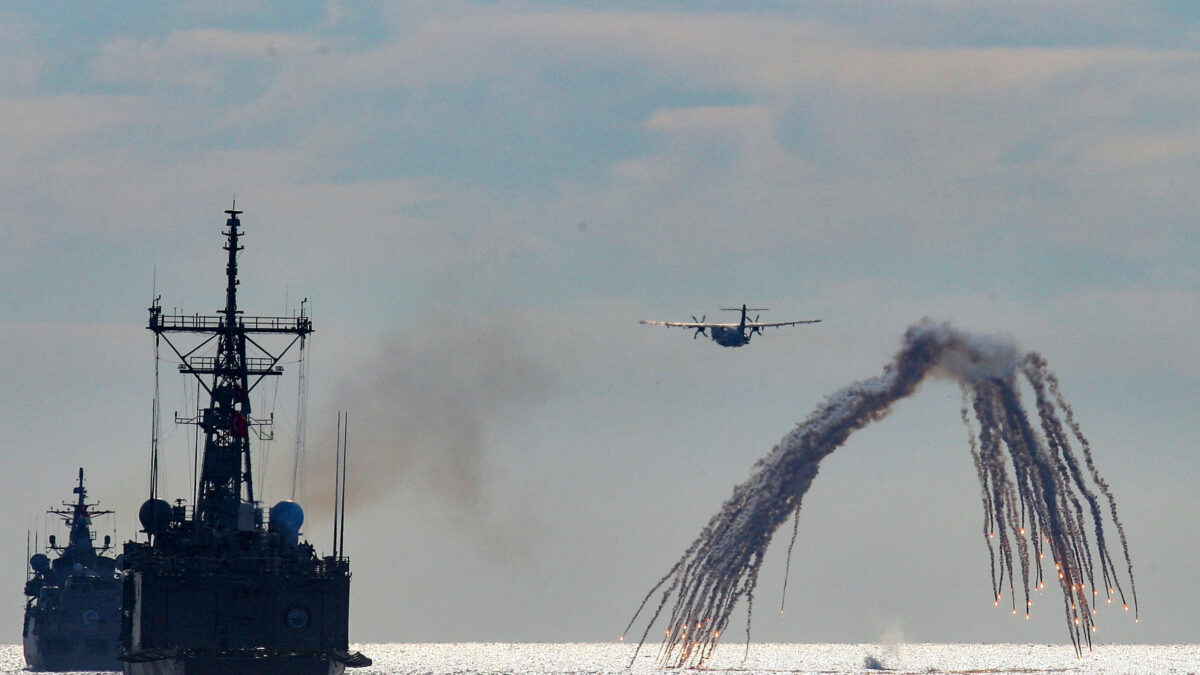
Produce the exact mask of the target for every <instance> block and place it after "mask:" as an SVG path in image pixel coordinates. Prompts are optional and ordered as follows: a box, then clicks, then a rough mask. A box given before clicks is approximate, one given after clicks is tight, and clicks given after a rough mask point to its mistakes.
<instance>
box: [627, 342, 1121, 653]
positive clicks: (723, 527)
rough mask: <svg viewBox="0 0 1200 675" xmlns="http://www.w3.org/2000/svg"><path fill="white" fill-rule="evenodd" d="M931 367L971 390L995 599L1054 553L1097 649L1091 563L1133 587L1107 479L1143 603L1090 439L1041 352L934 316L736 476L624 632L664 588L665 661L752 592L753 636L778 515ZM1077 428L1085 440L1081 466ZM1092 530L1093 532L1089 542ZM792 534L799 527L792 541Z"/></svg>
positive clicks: (703, 642) (1086, 640)
mask: <svg viewBox="0 0 1200 675" xmlns="http://www.w3.org/2000/svg"><path fill="white" fill-rule="evenodd" d="M933 373H936V374H938V375H940V376H945V377H951V378H953V379H954V380H956V381H957V382H958V383H959V384H960V386H961V387H962V389H963V394H964V408H963V419H964V421H965V422H966V423H967V425H968V429H969V430H970V434H969V436H970V447H971V453H972V456H973V458H974V459H975V465H976V469H977V472H978V478H979V480H980V484H981V494H982V500H983V505H984V509H985V515H986V517H987V519H986V523H985V532H984V534H985V538H986V539H987V541H988V546H989V549H990V550H991V551H992V581H993V588H994V590H995V592H996V597H997V603H998V602H999V599H1000V597H1001V596H1002V592H1003V591H1004V590H1008V592H1009V594H1010V595H1011V596H1012V598H1013V600H1012V601H1013V608H1014V611H1015V610H1016V590H1015V589H1016V587H1017V586H1016V584H1017V582H1016V581H1015V578H1014V562H1013V560H1014V557H1015V558H1016V559H1017V562H1018V564H1019V570H1020V577H1021V580H1022V584H1023V587H1024V592H1025V596H1026V601H1028V594H1029V592H1030V588H1031V587H1037V586H1038V585H1039V584H1041V583H1042V572H1041V568H1042V567H1041V566H1042V562H1043V559H1044V553H1045V552H1049V554H1050V561H1049V562H1050V563H1053V564H1054V566H1055V575H1056V576H1057V578H1058V581H1059V584H1060V586H1061V589H1062V593H1063V602H1064V608H1065V613H1066V618H1067V625H1068V631H1069V632H1070V635H1071V639H1072V643H1073V644H1074V645H1075V648H1076V650H1077V651H1080V650H1082V647H1083V646H1084V645H1087V646H1088V647H1089V648H1090V646H1091V631H1092V630H1093V629H1094V624H1093V612H1092V609H1091V606H1092V604H1093V603H1094V602H1095V601H1096V599H1097V598H1098V596H1099V594H1100V593H1101V592H1102V591H1101V587H1099V586H1097V584H1096V583H1095V577H1096V573H1097V572H1099V574H1100V577H1101V578H1102V580H1103V589H1104V591H1103V592H1104V594H1105V597H1106V598H1110V599H1111V598H1112V597H1113V595H1114V594H1116V595H1118V596H1119V597H1120V598H1121V599H1122V600H1124V593H1125V592H1124V588H1123V585H1122V583H1121V582H1120V580H1119V579H1118V573H1117V570H1116V568H1115V566H1114V564H1113V560H1112V557H1111V555H1110V553H1109V550H1108V546H1107V539H1106V536H1105V530H1104V522H1103V510H1104V509H1103V508H1102V506H1101V503H1100V502H1101V498H1100V497H1097V494H1096V492H1097V491H1098V492H1099V493H1100V495H1102V497H1103V499H1104V500H1106V502H1107V505H1108V507H1109V508H1108V514H1109V517H1110V519H1111V521H1112V523H1113V524H1114V525H1115V527H1116V529H1117V532H1118V534H1119V538H1120V541H1121V544H1122V548H1123V552H1124V554H1125V568H1126V574H1127V576H1126V579H1127V581H1128V584H1129V589H1130V592H1131V594H1132V595H1131V599H1132V600H1133V603H1134V607H1135V614H1136V602H1137V596H1136V591H1135V590H1134V588H1133V566H1132V563H1130V561H1129V551H1128V546H1127V544H1126V542H1125V534H1124V530H1123V528H1122V526H1121V524H1120V521H1119V520H1118V519H1117V513H1116V503H1115V501H1114V500H1113V498H1112V495H1111V492H1110V491H1109V489H1108V485H1107V483H1105V482H1104V480H1103V479H1102V478H1101V477H1100V476H1099V474H1098V473H1097V471H1096V468H1095V465H1094V463H1093V461H1092V454H1091V448H1090V446H1089V444H1088V443H1087V440H1086V439H1085V438H1084V437H1083V435H1082V433H1081V431H1080V430H1079V427H1078V425H1077V424H1076V423H1075V421H1074V417H1073V413H1072V412H1071V409H1070V407H1069V406H1067V405H1066V403H1065V401H1064V400H1063V399H1062V396H1061V395H1060V394H1059V392H1058V384H1057V381H1056V380H1055V378H1054V377H1053V375H1052V374H1050V373H1049V372H1048V371H1047V370H1046V365H1045V361H1044V360H1043V359H1042V358H1041V356H1039V355H1037V354H1035V353H1021V352H1020V351H1019V350H1018V349H1017V348H1016V346H1015V345H1014V344H1013V343H1012V342H1011V341H1009V340H1005V339H1001V338H996V337H991V336H980V335H975V334H972V333H968V332H964V331H961V330H958V329H957V328H954V327H953V326H950V325H949V324H945V323H936V322H934V321H931V320H929V319H925V320H922V321H921V322H919V323H917V324H915V325H914V326H912V327H910V328H909V329H908V331H907V332H906V333H905V336H904V342H903V347H902V348H901V350H900V351H899V352H898V353H897V354H896V356H895V358H894V359H893V360H892V362H891V363H889V364H888V365H887V366H886V367H885V368H884V371H883V373H882V374H881V375H879V376H877V377H873V378H869V379H866V380H862V381H860V382H855V383H854V384H851V385H850V386H848V387H846V388H844V389H842V390H841V391H838V392H836V393H834V394H832V395H831V396H829V397H828V398H826V399H825V401H824V402H823V403H822V404H821V405H820V406H818V407H817V409H816V410H815V411H814V412H813V413H812V414H811V415H809V417H808V419H806V420H805V421H804V422H802V423H800V424H799V425H797V426H796V428H795V429H793V430H792V431H791V432H790V433H788V434H787V435H786V436H784V437H783V439H782V440H781V441H780V443H779V445H777V446H776V447H775V448H774V449H773V450H772V451H771V452H770V453H769V454H768V455H767V456H766V457H764V458H763V459H762V460H760V461H759V462H758V463H757V464H756V465H755V467H754V471H753V473H752V475H751V476H750V478H749V479H748V480H747V481H745V482H744V483H742V484H741V485H738V486H736V487H735V488H734V491H733V496H732V497H730V498H729V500H728V501H726V502H725V504H724V506H723V507H722V508H721V510H720V511H719V512H718V513H717V514H716V515H715V516H713V518H712V519H711V520H710V521H709V523H708V525H707V526H706V527H705V528H704V529H703V530H702V531H701V533H700V536H699V537H698V538H697V539H696V540H695V541H694V542H693V543H692V545H691V546H690V547H689V548H688V550H687V551H686V552H685V553H684V555H683V557H682V558H681V559H680V560H679V562H677V563H676V564H675V566H674V567H673V568H671V570H670V571H669V572H668V573H667V574H666V575H665V576H664V577H663V578H662V579H661V580H660V581H659V582H658V584H656V585H655V586H654V588H652V589H651V590H650V592H649V593H647V595H646V597H645V598H644V599H643V601H642V604H641V605H640V606H639V607H638V610H637V612H635V613H634V616H633V618H632V619H631V620H630V622H629V626H627V627H626V631H628V630H629V629H630V628H631V627H632V626H633V624H634V622H636V621H637V618H638V616H640V615H641V613H642V611H643V610H644V609H645V608H646V607H647V605H648V604H649V602H650V599H651V597H653V596H654V594H655V593H656V592H658V591H660V590H661V591H662V595H661V599H660V601H659V603H658V605H657V606H656V608H655V610H654V612H653V615H652V616H651V617H650V619H649V621H648V623H647V625H646V628H645V631H644V632H643V633H642V636H641V640H640V642H639V648H640V647H641V645H642V644H644V643H645V640H646V637H647V636H648V635H649V632H650V629H651V628H652V627H653V625H654V624H655V623H656V621H657V620H658V619H659V618H660V616H661V614H662V613H663V612H664V610H667V609H668V606H669V612H668V617H667V629H666V633H665V638H664V639H663V643H662V646H661V649H660V651H659V663H660V664H661V665H663V666H672V667H681V668H682V667H700V666H702V665H703V664H704V663H705V661H706V660H707V659H708V658H709V656H711V654H712V650H713V649H714V648H715V647H716V645H717V642H718V640H719V639H720V637H721V635H722V633H723V632H724V631H725V629H726V627H727V625H728V623H729V618H730V614H731V613H732V611H733V608H734V606H735V605H736V603H737V602H738V601H740V600H742V599H745V600H746V601H747V622H746V635H747V643H748V642H749V633H750V614H751V613H752V610H753V600H754V590H755V586H756V584H757V580H758V572H759V568H760V567H761V565H762V562H763V556H764V554H765V552H766V549H767V546H768V545H769V544H770V542H771V539H772V537H773V535H774V533H775V531H776V530H777V529H778V528H779V527H780V525H782V524H783V523H784V522H785V521H786V520H787V519H788V517H789V516H791V515H793V514H796V515H797V517H798V511H799V509H800V504H801V500H802V499H803V497H804V494H805V493H806V492H807V491H808V488H809V486H810V485H811V484H812V481H813V480H814V479H815V478H816V476H817V471H818V468H819V465H820V462H821V460H822V459H824V458H825V457H826V456H828V455H829V454H830V453H832V452H833V451H834V450H836V449H837V448H838V447H840V446H841V445H842V444H843V443H844V442H845V441H846V439H847V438H848V437H849V436H850V434H851V433H853V432H854V431H855V430H857V429H860V428H862V427H864V426H866V425H867V424H869V423H871V422H874V421H877V420H880V419H882V418H884V417H885V416H887V414H888V412H889V411H890V409H891V405H892V404H893V403H895V402H896V401H898V400H900V399H902V398H905V397H907V396H909V395H910V394H912V393H913V392H915V391H916V389H917V388H918V387H919V385H920V384H921V382H922V381H923V380H924V378H925V377H927V376H929V375H930V374H933ZM1021 377H1023V378H1024V379H1025V380H1026V381H1027V382H1028V383H1029V385H1030V386H1031V387H1032V389H1033V390H1034V392H1035V395H1036V398H1037V410H1038V416H1039V419H1040V422H1041V432H1040V433H1039V432H1038V431H1037V430H1035V428H1034V427H1033V426H1032V424H1031V423H1030V421H1029V418H1028V416H1027V415H1026V413H1025V411H1024V409H1023V408H1022V406H1021V402H1020V399H1019V396H1018V390H1017V384H1018V379H1019V378H1021ZM968 409H971V410H974V413H975V419H976V421H977V423H978V426H979V431H978V434H976V432H975V430H974V429H972V428H971V425H970V415H969V412H968ZM1063 418H1065V420H1064V419H1063ZM1064 421H1065V423H1064ZM1067 429H1069V430H1070V431H1069V432H1068V431H1067ZM1070 438H1074V439H1075V441H1076V442H1077V443H1079V444H1080V446H1081V447H1082V449H1083V453H1084V458H1085V465H1086V468H1087V472H1086V474H1087V475H1086V476H1085V472H1084V471H1083V470H1082V469H1081V468H1080V465H1079V462H1078V460H1077V458H1076V456H1075V452H1074V450H1073V448H1072V446H1071V443H1070V440H1069V439H1070ZM1010 467H1011V475H1010ZM1089 479H1090V483H1089ZM1089 533H1091V535H1092V536H1093V537H1094V549H1095V552H1094V554H1093V546H1092V545H1091V543H1090V542H1089ZM795 536H796V531H793V542H794V541H795V539H794V538H795ZM993 542H996V544H995V545H993ZM1014 549H1015V550H1014ZM789 554H790V549H789ZM672 598H674V602H673V603H671V600H672ZM1026 606H1028V605H1026ZM1126 607H1128V605H1126Z"/></svg>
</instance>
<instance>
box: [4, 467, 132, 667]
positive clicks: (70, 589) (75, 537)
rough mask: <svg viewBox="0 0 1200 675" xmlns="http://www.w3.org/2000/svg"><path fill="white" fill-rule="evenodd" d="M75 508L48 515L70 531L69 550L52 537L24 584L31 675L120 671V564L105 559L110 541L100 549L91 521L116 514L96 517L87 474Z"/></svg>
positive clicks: (25, 634) (27, 660) (32, 563)
mask: <svg viewBox="0 0 1200 675" xmlns="http://www.w3.org/2000/svg"><path fill="white" fill-rule="evenodd" d="M74 493H75V494H76V495H78V497H77V498H76V500H75V502H74V503H70V502H63V506H64V507H66V508H63V509H51V510H50V511H47V513H50V514H53V515H56V516H60V517H61V518H62V519H63V520H65V521H66V523H67V527H68V528H70V530H71V533H70V538H69V539H68V541H67V545H66V546H59V545H58V542H57V541H56V540H55V537H54V535H50V546H49V547H48V548H49V550H50V551H51V552H53V553H56V554H57V557H55V558H54V559H53V560H51V559H50V557H49V556H47V555H46V554H44V553H35V554H34V555H33V556H31V557H30V558H29V566H30V568H31V570H32V574H31V576H30V577H29V578H28V580H27V581H26V582H25V595H26V601H25V628H24V630H23V631H22V637H23V638H24V643H25V663H26V664H27V665H28V666H29V669H30V670H42V671H66V670H90V671H96V670H120V669H121V662H120V661H119V660H118V659H117V656H118V655H119V654H120V653H121V577H120V573H119V572H118V571H117V567H118V564H117V560H116V559H115V558H112V557H110V556H106V555H104V554H105V553H108V552H109V551H110V550H111V549H112V543H111V539H110V537H108V536H105V537H104V545H103V546H99V547H97V546H96V545H95V541H94V538H95V533H94V532H93V531H92V518H93V517H95V516H102V515H106V514H110V513H112V511H94V510H92V507H93V506H96V504H88V503H87V489H86V488H84V487H83V469H82V468H81V469H79V485H78V486H76V487H75V489H74Z"/></svg>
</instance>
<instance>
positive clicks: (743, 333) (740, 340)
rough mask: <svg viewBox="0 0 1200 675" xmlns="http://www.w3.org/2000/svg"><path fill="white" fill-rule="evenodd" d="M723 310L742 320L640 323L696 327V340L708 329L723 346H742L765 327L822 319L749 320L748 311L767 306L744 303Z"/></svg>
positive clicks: (814, 321)
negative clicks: (737, 315)
mask: <svg viewBox="0 0 1200 675" xmlns="http://www.w3.org/2000/svg"><path fill="white" fill-rule="evenodd" d="M721 311H722V312H741V313H742V320H741V321H740V322H738V323H705V322H704V318H705V317H703V316H702V317H700V320H699V321H697V320H696V317H694V316H693V317H692V322H691V323H687V322H682V321H641V322H639V323H644V324H648V325H651V326H674V327H676V328H694V329H696V332H695V333H692V339H693V340H695V339H696V337H697V336H699V335H704V331H705V330H706V329H707V330H709V331H711V332H710V333H709V335H710V336H711V337H712V339H713V342H715V343H717V344H719V345H721V346H722V347H741V346H742V345H744V344H749V343H750V338H751V337H753V336H754V334H755V333H762V329H764V328H779V327H780V326H796V325H799V324H802V323H818V322H820V321H821V320H820V319H807V320H805V321H775V322H772V323H759V321H758V315H755V316H754V320H753V321H747V320H746V312H765V311H767V310H766V309H765V308H754V307H747V306H745V305H742V307H741V309H738V308H737V307H723V308H721Z"/></svg>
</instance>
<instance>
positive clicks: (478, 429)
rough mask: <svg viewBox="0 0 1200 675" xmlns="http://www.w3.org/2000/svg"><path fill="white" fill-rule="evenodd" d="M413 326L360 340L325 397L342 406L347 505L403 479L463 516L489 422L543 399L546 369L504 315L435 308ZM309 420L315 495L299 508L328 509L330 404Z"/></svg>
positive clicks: (473, 494) (472, 511) (481, 498)
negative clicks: (364, 344) (482, 316)
mask: <svg viewBox="0 0 1200 675" xmlns="http://www.w3.org/2000/svg"><path fill="white" fill-rule="evenodd" d="M414 326H416V329H415V330H411V331H395V332H393V333H392V334H391V335H389V336H388V337H387V338H386V339H384V340H383V341H382V342H381V343H380V344H378V345H376V346H374V348H373V349H370V350H364V353H363V354H362V355H361V357H362V358H361V360H360V361H359V364H358V366H357V367H355V368H353V369H352V370H351V371H350V372H348V373H339V374H338V384H337V385H336V386H335V387H334V391H335V394H334V399H333V400H334V402H335V404H336V405H337V406H338V408H340V409H342V410H345V411H347V412H348V413H349V416H350V424H349V433H348V446H349V453H350V461H349V476H348V484H349V487H350V489H349V491H348V494H347V500H346V506H347V510H348V511H351V512H352V511H354V510H355V509H361V508H363V507H367V506H369V505H371V504H374V503H375V502H377V501H378V500H380V499H381V498H383V497H384V496H386V495H388V494H390V493H392V492H394V491H396V490H398V489H400V488H401V486H403V489H405V490H420V491H422V492H423V493H424V494H425V495H426V496H428V497H431V498H432V499H434V500H436V501H439V502H441V503H442V504H443V505H444V506H448V507H449V508H450V513H451V515H453V516H456V517H458V518H460V519H468V517H469V516H474V515H476V514H477V513H478V512H479V511H480V510H481V509H483V508H485V506H486V503H487V491H488V485H487V484H486V482H487V481H486V475H485V454H486V453H485V450H486V448H485V447H484V444H485V442H486V437H487V433H488V430H489V428H490V427H491V425H493V424H494V423H495V422H496V421H497V420H499V419H500V418H502V417H505V416H520V415H522V414H528V413H529V408H531V407H532V406H534V405H536V404H538V403H540V402H541V401H543V400H545V398H546V396H547V395H548V392H549V390H550V387H551V381H552V377H551V373H550V370H549V368H548V367H547V366H546V365H545V364H543V363H541V362H540V361H539V360H538V359H537V358H535V357H534V356H532V355H531V354H530V353H528V351H527V350H526V348H525V347H524V345H523V344H522V343H521V341H520V337H521V336H520V333H519V331H515V330H514V329H513V326H512V323H511V322H507V323H501V322H499V321H495V320H491V321H485V320H467V319H463V318H462V317H437V318H432V319H430V320H429V321H420V322H417V323H415V324H414ZM438 327H440V328H438ZM310 422H311V424H312V431H311V432H310V433H309V434H308V451H307V454H308V460H307V466H308V467H309V468H308V471H307V476H306V478H305V481H306V490H305V492H306V494H308V495H310V496H314V497H315V498H313V499H310V502H311V508H309V506H308V505H306V508H309V510H310V511H312V512H314V513H318V514H321V513H328V511H329V510H330V509H331V507H332V501H333V500H332V493H333V484H334V438H335V437H336V430H335V426H336V414H335V413H334V412H333V411H326V412H325V413H324V414H322V416H321V419H319V420H314V419H311V418H310ZM326 492H328V493H329V496H328V497H326V494H325V493H326Z"/></svg>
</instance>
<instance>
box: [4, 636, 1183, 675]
mask: <svg viewBox="0 0 1200 675" xmlns="http://www.w3.org/2000/svg"><path fill="white" fill-rule="evenodd" d="M657 647H658V645H657V644H648V645H646V646H645V647H643V648H642V651H641V652H640V653H639V654H638V655H637V657H636V658H634V645H630V644H626V643H603V644H597V643H587V644H541V643H518V644H503V643H437V644H404V643H391V644H360V645H354V646H353V649H357V650H359V651H361V652H363V653H364V654H366V655H368V656H370V657H371V658H372V659H374V661H375V665H373V666H371V667H370V668H356V669H350V670H347V673H348V674H350V675H402V674H403V675H443V674H444V675H493V674H495V675H499V674H511V675H553V674H559V673H563V674H566V673H571V674H575V675H591V674H596V675H601V674H607V673H646V674H647V675H649V674H652V673H657V672H675V671H660V670H659V669H658V668H657V667H656V666H655V656H656V651H657ZM24 667H25V662H24V659H23V657H22V652H21V647H20V645H8V646H5V647H2V648H0V674H2V675H10V674H15V673H23V672H25V671H24ZM704 672H705V673H712V674H714V675H719V674H721V673H737V674H738V675H754V674H756V673H770V674H772V675H777V674H779V673H813V674H820V675H841V674H851V673H854V674H858V673H913V674H917V673H920V674H927V673H973V674H989V675H990V674H993V673H1096V674H1099V675H1118V674H1124V673H1147V674H1157V673H1164V674H1166V673H1179V674H1184V673H1193V674H1197V675H1200V644H1195V645H1100V646H1096V647H1094V648H1093V649H1092V650H1091V651H1090V652H1084V655H1083V656H1082V657H1077V656H1076V655H1075V650H1074V648H1072V647H1071V646H1070V645H1004V644H1001V645H992V644H896V645H872V644H751V645H750V647H749V650H747V649H746V645H745V644H736V643H726V644H722V645H720V646H719V647H718V648H717V651H716V653H715V654H714V657H713V659H712V661H711V663H710V664H709V665H708V666H707V667H706V668H705V669H704Z"/></svg>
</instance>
